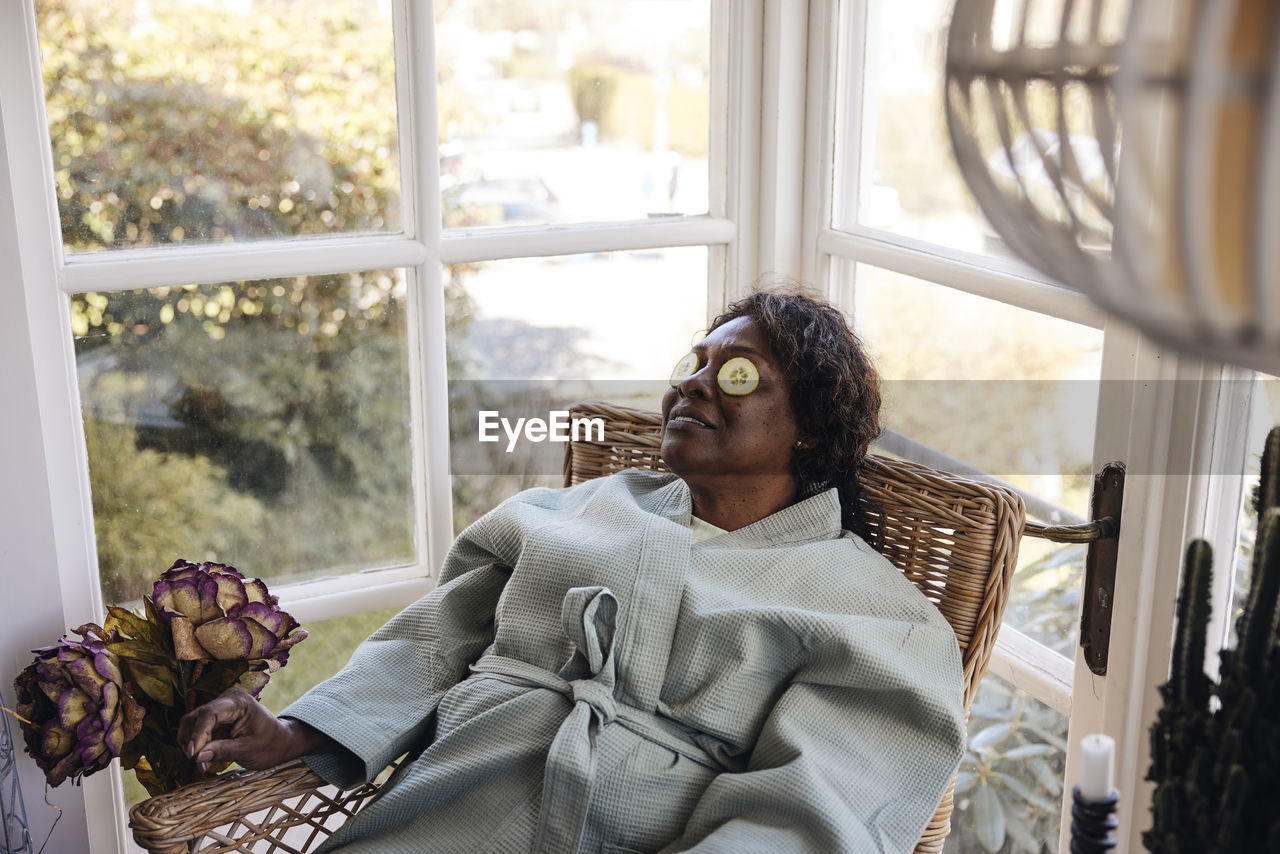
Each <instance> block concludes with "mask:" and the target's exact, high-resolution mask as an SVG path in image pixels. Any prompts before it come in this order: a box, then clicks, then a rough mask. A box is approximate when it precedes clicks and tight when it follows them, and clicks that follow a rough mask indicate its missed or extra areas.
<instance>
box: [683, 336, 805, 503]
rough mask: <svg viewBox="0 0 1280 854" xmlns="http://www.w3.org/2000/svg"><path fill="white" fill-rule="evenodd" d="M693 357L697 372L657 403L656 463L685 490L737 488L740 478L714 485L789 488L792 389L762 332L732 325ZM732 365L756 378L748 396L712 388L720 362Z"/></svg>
mask: <svg viewBox="0 0 1280 854" xmlns="http://www.w3.org/2000/svg"><path fill="white" fill-rule="evenodd" d="M693 352H694V353H695V354H697V357H698V366H697V370H696V371H694V373H693V374H691V375H690V376H688V377H686V378H685V379H683V380H682V381H680V382H679V383H678V384H677V385H676V386H674V387H672V388H671V389H670V390H669V391H668V392H667V393H666V395H665V396H664V397H663V399H662V419H663V424H664V429H663V435H662V458H663V459H664V460H665V461H666V463H667V465H669V466H670V467H671V469H672V471H674V472H675V473H676V474H678V475H680V476H681V477H682V478H684V479H685V480H686V481H688V482H689V483H690V485H695V483H696V481H697V480H698V479H699V478H703V479H709V480H708V481H707V482H722V483H725V484H726V485H730V484H733V483H735V482H736V483H739V484H741V483H742V478H731V479H727V480H721V481H717V480H716V479H717V478H719V477H721V476H724V475H747V476H756V475H767V476H771V477H773V478H777V476H778V475H786V476H788V477H790V478H791V480H792V481H794V473H793V472H792V467H791V460H792V455H793V453H794V451H795V445H796V441H797V440H798V439H800V438H801V434H800V429H799V426H798V424H797V421H796V414H795V412H794V410H793V409H792V407H791V383H790V382H789V381H788V380H787V379H786V376H785V374H784V373H783V370H782V366H781V365H780V364H778V360H777V357H776V356H775V355H774V352H773V348H772V347H771V346H770V345H769V339H768V337H767V336H766V335H765V333H764V330H763V329H761V328H760V327H759V326H758V325H757V324H756V322H755V321H754V320H752V319H751V318H749V317H739V318H735V319H734V320H731V321H729V322H728V323H726V324H724V325H723V326H720V327H719V328H717V329H716V330H715V331H713V332H712V333H711V334H709V335H708V336H707V337H706V338H704V339H703V340H702V342H701V343H700V344H698V345H697V346H696V347H694V348H693ZM738 357H742V358H746V359H749V360H750V361H751V363H753V364H754V365H755V368H756V371H757V372H758V373H759V376H760V381H759V384H758V385H757V386H756V387H755V390H754V391H751V392H750V393H748V394H738V395H735V394H729V393H727V392H726V391H725V390H724V388H723V387H722V386H721V384H720V383H718V382H717V375H718V374H719V373H720V369H721V368H722V367H723V366H724V364H725V362H728V361H729V360H731V359H736V358H738ZM740 365H741V363H735V366H740ZM735 366H731V369H732V368H733V367H735ZM739 390H740V389H739Z"/></svg>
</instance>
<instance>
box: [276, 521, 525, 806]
mask: <svg viewBox="0 0 1280 854" xmlns="http://www.w3.org/2000/svg"><path fill="white" fill-rule="evenodd" d="M510 574H511V570H510V569H509V568H508V567H506V566H504V565H503V564H502V563H501V562H500V561H497V560H496V559H495V557H494V555H493V554H492V553H490V552H489V551H487V550H486V549H485V548H484V547H483V546H481V545H479V544H478V543H477V542H475V541H474V540H472V539H470V538H468V536H467V532H463V534H462V535H461V536H460V537H459V539H458V541H457V542H456V543H454V546H453V549H452V550H451V551H450V554H449V557H448V559H447V560H446V562H445V566H444V569H443V570H442V572H441V583H440V586H439V587H437V588H436V589H435V590H433V591H431V592H430V593H429V594H427V595H426V596H424V597H423V598H422V599H420V600H418V601H417V602H415V603H414V604H412V605H410V606H409V607H408V608H406V609H405V610H404V611H402V612H401V613H400V614H398V615H396V616H395V617H394V618H392V619H391V620H390V621H389V622H388V623H387V624H386V625H384V626H383V627H382V628H380V629H378V631H376V632H374V634H373V635H372V636H370V637H369V639H368V640H366V641H365V642H364V643H362V644H361V645H360V646H359V647H357V648H356V651H355V652H354V653H353V654H352V656H351V660H350V662H349V663H348V664H347V666H346V667H345V668H343V669H342V670H341V671H340V672H339V673H338V674H336V675H335V676H333V677H332V678H331V679H328V680H326V681H324V682H322V683H320V684H319V685H317V686H315V687H314V688H312V689H311V690H310V691H308V692H307V693H306V694H304V695H303V696H302V697H301V698H299V699H298V700H297V701H296V702H295V703H293V704H292V705H290V706H289V707H288V708H286V709H285V710H284V711H283V712H282V713H281V716H282V717H290V718H296V719H298V720H301V721H304V722H305V723H308V724H310V725H311V726H313V727H315V728H316V729H318V730H320V731H321V732H323V733H324V734H325V735H328V736H329V737H330V738H332V739H333V740H334V741H336V742H337V743H338V744H339V745H340V749H339V750H336V751H330V752H326V753H317V754H312V755H309V756H306V757H304V760H305V761H306V762H307V764H308V765H310V766H311V768H312V769H313V770H314V771H315V772H316V773H317V774H319V775H320V776H321V777H323V778H324V779H325V780H326V781H327V782H329V783H333V784H335V785H339V786H344V787H345V786H352V785H355V784H356V783H360V782H364V781H367V780H370V779H372V778H373V777H375V776H376V775H377V774H378V773H379V772H380V771H382V770H383V769H384V768H386V766H387V765H388V764H389V763H390V762H391V761H392V760H393V759H395V758H396V757H397V756H400V755H401V754H403V753H405V752H406V751H409V750H411V749H414V748H420V747H421V746H422V745H423V744H425V743H426V741H427V740H428V739H429V737H430V733H431V729H432V723H433V716H434V712H435V709H436V706H437V705H438V704H439V702H440V699H441V697H443V696H444V694H445V692H446V691H448V690H449V688H451V687H453V686H454V685H455V684H457V683H458V682H459V681H460V680H461V679H463V678H465V676H466V675H467V667H468V665H469V664H470V663H471V662H473V661H475V659H476V658H478V657H479V656H480V654H481V653H482V652H483V651H484V650H485V648H486V647H487V646H488V645H489V644H490V643H491V642H492V641H493V634H494V613H495V609H496V607H497V603H498V599H499V597H500V596H501V594H502V590H503V588H504V586H505V585H506V582H507V579H508V578H509V577H510Z"/></svg>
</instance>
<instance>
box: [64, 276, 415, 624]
mask: <svg viewBox="0 0 1280 854" xmlns="http://www.w3.org/2000/svg"><path fill="white" fill-rule="evenodd" d="M71 312H72V320H71V322H72V328H73V330H74V332H75V336H76V339H75V345H76V347H75V349H76V364H77V374H78V376H79V381H80V398H81V405H82V407H83V412H84V420H85V437H86V440H87V443H88V450H89V477H90V485H91V491H92V495H93V509H94V527H95V531H96V534H97V541H98V560H99V568H100V571H101V575H102V588H103V596H104V598H105V599H106V601H108V602H121V601H126V600H136V599H137V598H138V597H140V596H141V595H142V594H143V593H146V592H149V591H150V585H151V583H152V582H153V581H154V580H155V578H156V576H158V575H159V573H160V572H161V571H162V570H164V569H165V568H166V567H168V566H169V565H170V564H171V563H172V562H173V561H174V559H175V558H179V557H182V558H186V559H189V560H193V561H199V560H217V561H220V562H223V563H228V564H232V565H233V566H236V567H237V568H239V569H240V570H241V571H243V572H244V573H245V574H246V575H249V576H256V577H259V578H263V579H265V580H266V581H267V583H268V584H270V585H273V586H274V585H277V584H281V583H284V582H287V581H295V580H301V579H304V578H314V577H317V576H320V575H326V574H333V573H338V572H351V571H355V570H358V569H363V568H367V567H372V566H385V565H389V564H398V563H406V562H409V561H411V560H412V559H413V557H414V547H413V531H414V525H413V500H412V495H413V492H412V486H411V480H410V469H411V466H410V465H409V464H408V460H409V459H410V455H409V448H410V427H409V424H410V421H409V362H408V347H407V341H406V333H405V317H404V279H403V276H402V274H400V273H399V272H387V271H376V272H369V273H356V274H344V275H340V276H313V277H309V278H308V277H299V278H296V279H270V280H260V281H252V282H229V283H225V284H212V285H200V286H188V287H178V288H154V289H150V290H136V291H127V292H124V293H118V294H111V295H107V294H97V293H86V294H81V295H79V296H77V297H74V298H73V299H72V301H71Z"/></svg>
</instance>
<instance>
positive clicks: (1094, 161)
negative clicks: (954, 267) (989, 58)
mask: <svg viewBox="0 0 1280 854" xmlns="http://www.w3.org/2000/svg"><path fill="white" fill-rule="evenodd" d="M953 5H954V4H953V3H952V2H951V0H917V2H914V3H895V2H887V1H886V0H869V4H868V17H867V23H866V29H865V32H864V30H863V28H862V25H861V24H860V22H856V21H854V20H852V18H853V17H854V16H852V15H850V16H847V17H848V18H850V19H851V20H850V21H849V22H848V25H849V28H848V29H846V30H845V31H844V32H843V34H842V37H843V40H844V43H845V45H846V50H848V46H849V45H856V44H859V43H863V44H865V49H866V61H865V67H864V68H863V69H858V68H854V67H852V63H849V64H847V67H848V68H849V70H848V72H847V73H846V77H845V78H844V79H843V80H841V81H840V83H839V85H840V86H841V87H842V88H843V89H844V90H845V91H846V92H847V91H848V90H849V89H851V88H852V87H853V86H854V85H855V80H856V79H857V78H856V76H855V75H856V73H857V72H859V71H862V72H863V73H864V75H865V76H864V78H863V80H862V90H863V96H864V99H865V100H864V101H863V111H864V112H863V117H862V122H861V123H859V121H858V116H856V115H852V114H850V113H849V112H848V109H849V107H848V105H851V104H856V103H858V102H859V100H860V99H858V98H855V97H851V96H849V95H845V96H843V97H838V98H837V101H836V104H837V119H838V125H837V126H838V127H840V128H842V131H843V133H842V136H843V140H842V142H841V143H840V144H839V147H838V150H837V155H836V168H837V170H844V172H845V173H846V174H848V175H850V176H852V175H857V176H858V177H859V180H858V184H859V186H860V187H861V189H860V193H859V195H858V197H857V198H845V199H841V200H839V201H838V203H837V205H836V207H835V210H834V211H833V221H834V226H835V227H836V228H848V227H850V226H852V225H853V224H854V223H858V224H861V225H863V226H870V227H872V228H878V229H884V230H887V231H892V232H896V233H898V234H903V235H907V236H910V237H915V238H919V239H922V240H927V241H930V242H933V243H938V244H942V245H944V246H948V247H952V248H955V249H962V250H966V251H970V252H978V253H983V254H987V255H993V256H1006V257H1007V256H1008V255H1009V251H1008V249H1007V248H1006V247H1005V246H1004V243H1003V241H1002V240H1001V239H1000V238H999V237H998V236H997V235H996V233H995V232H994V231H993V230H992V229H991V227H990V225H988V224H987V222H986V220H985V219H984V218H983V216H982V215H981V214H980V213H979V211H978V207H977V203H976V202H975V201H974V199H973V197H972V196H971V195H970V193H969V191H968V189H967V188H966V186H965V183H964V181H963V179H962V178H961V177H960V172H959V170H958V169H957V168H956V165H955V160H954V158H953V156H952V153H951V142H950V139H949V137H948V134H947V125H946V118H945V111H944V106H943V80H944V71H943V63H944V53H945V51H944V48H945V42H946V31H947V25H948V23H949V21H950V17H951V9H952V6H953ZM995 5H996V9H995V10H994V12H993V14H992V17H993V20H994V21H996V22H998V23H999V22H1004V25H1005V27H1006V29H1005V31H1004V32H1003V33H999V32H997V33H996V34H995V36H996V38H997V40H999V39H1000V37H1001V36H1002V35H1003V36H1004V37H1005V38H1007V39H1009V40H1012V39H1013V38H1014V37H1015V36H1016V34H1017V32H1018V25H1019V22H1020V15H1019V10H1020V9H1023V8H1025V10H1026V11H1027V16H1028V23H1027V32H1026V38H1027V41H1028V43H1029V44H1031V45H1034V46H1037V47H1039V46H1045V45H1056V44H1057V43H1058V35H1059V29H1058V26H1059V22H1060V21H1061V18H1062V12H1063V2H1062V0H1050V2H1042V3H1030V4H1017V3H996V4H995ZM1094 5H1096V4H1077V7H1078V8H1077V9H1076V10H1075V11H1074V12H1073V13H1072V18H1071V20H1072V27H1073V29H1072V31H1071V34H1072V36H1073V37H1076V38H1083V37H1084V36H1083V35H1081V34H1080V32H1077V31H1081V32H1082V31H1083V30H1082V28H1083V26H1084V25H1085V24H1087V22H1088V17H1087V16H1088V14H1089V12H1090V11H1092V6H1094ZM1102 5H1103V6H1104V7H1106V8H1105V9H1104V10H1103V12H1102V14H1103V16H1104V17H1103V20H1104V23H1103V32H1104V33H1105V34H1106V35H1108V36H1116V34H1117V33H1118V32H1120V31H1122V23H1123V22H1122V20H1121V21H1117V20H1116V18H1117V13H1122V12H1123V11H1124V9H1127V4H1122V3H1113V4H1105V3H1104V4H1102ZM864 39H865V41H864ZM1005 46H1006V45H1004V44H997V47H1001V48H1003V47H1005ZM976 94H977V95H979V96H981V95H982V93H976ZM1004 107H1005V108H1006V110H1008V111H1009V112H1010V113H1011V114H1013V115H1015V116H1016V115H1017V114H1018V111H1017V109H1015V107H1014V105H1013V104H1012V103H1005V104H1004ZM1063 108H1064V110H1065V115H1066V116H1067V119H1068V127H1069V128H1070V129H1071V130H1072V132H1073V133H1074V132H1085V133H1083V135H1080V136H1077V137H1074V139H1075V140H1076V141H1075V142H1073V144H1072V151H1071V153H1072V154H1073V155H1074V157H1075V162H1077V163H1079V166H1080V169H1081V173H1082V176H1083V178H1084V180H1085V181H1087V182H1088V183H1089V188H1090V189H1091V190H1096V191H1098V192H1099V193H1103V194H1105V193H1106V187H1105V169H1104V165H1103V164H1104V161H1103V158H1102V154H1101V152H1100V151H1099V149H1098V144H1097V143H1096V141H1091V140H1090V139H1088V138H1086V137H1088V136H1089V133H1091V132H1092V122H1091V119H1090V116H1091V112H1090V104H1089V100H1088V97H1087V95H1086V93H1085V92H1084V91H1083V90H1080V91H1074V90H1072V91H1068V93H1067V96H1066V98H1065V100H1064V103H1063ZM1057 109H1058V101H1057V98H1056V97H1055V95H1054V93H1053V88H1052V86H1050V85H1049V84H1048V83H1041V84H1036V83H1033V84H1032V85H1031V86H1030V87H1029V90H1028V92H1027V110H1028V119H1029V122H1028V123H1023V122H1022V121H1021V120H1020V119H1016V118H1015V119H1012V120H1011V123H1012V124H1013V125H1014V126H1013V128H1012V131H1011V134H1012V136H1013V145H1012V150H1013V152H1014V156H1015V160H1016V163H1017V167H1018V170H1019V174H1022V175H1023V177H1024V178H1025V179H1026V180H1027V182H1028V184H1029V186H1030V201H1031V202H1032V203H1033V204H1034V205H1035V206H1036V207H1037V209H1038V210H1040V211H1041V212H1042V213H1044V214H1045V215H1046V216H1048V217H1050V218H1052V219H1059V220H1062V221H1065V219H1066V211H1065V208H1064V207H1063V205H1062V204H1061V201H1060V199H1059V197H1058V193H1057V190H1056V188H1055V187H1054V184H1053V181H1052V179H1051V178H1050V176H1049V173H1048V171H1046V170H1045V169H1044V168H1043V165H1042V164H1041V162H1040V156H1039V154H1038V152H1037V148H1036V140H1037V139H1038V140H1040V141H1041V145H1044V146H1046V147H1047V156H1048V157H1049V158H1050V159H1052V158H1053V157H1054V154H1055V149H1054V145H1055V143H1054V139H1056V137H1057V135H1058V132H1057V127H1058V125H1057ZM991 111H992V104H990V103H988V102H987V101H983V100H982V98H981V97H978V98H976V99H975V116H976V119H975V121H976V125H975V126H976V128H977V132H978V134H979V139H980V144H981V146H982V151H983V153H984V155H985V156H987V157H988V161H987V166H988V169H989V170H990V171H991V173H992V175H993V176H994V180H996V181H997V182H1004V181H1006V180H1007V181H1008V186H1007V188H1004V187H1003V186H1002V188H1004V189H1007V191H1008V192H1009V193H1010V194H1013V193H1015V192H1017V190H1016V189H1015V187H1016V186H1017V185H1016V179H1015V178H1014V172H1013V170H1012V169H1011V168H1010V167H1009V159H1008V155H1007V154H1006V153H1005V151H1004V148H1003V146H1002V145H1001V144H1000V136H999V133H998V132H997V130H996V128H995V126H994V124H993V120H992V118H991ZM859 150H860V151H861V155H860V156H861V160H859V159H858V158H859V155H858V153H857V152H858V151H859ZM922 163H928V164H930V168H928V169H921V168H920V164H922ZM1033 164H1034V168H1033ZM838 174H839V171H838ZM836 184H837V186H840V185H841V182H840V181H837V182H836ZM1067 192H1068V197H1069V198H1070V200H1071V204H1072V208H1073V209H1074V210H1076V211H1077V213H1078V215H1079V216H1080V218H1081V222H1082V224H1083V226H1085V227H1087V228H1088V229H1090V230H1089V231H1088V235H1087V239H1088V240H1089V241H1090V242H1091V243H1094V244H1096V245H1098V246H1100V247H1101V246H1105V245H1107V244H1108V243H1109V240H1110V236H1109V225H1108V224H1107V223H1106V221H1105V217H1103V215H1102V214H1101V213H1100V212H1099V210H1098V208H1097V207H1096V206H1095V205H1094V204H1093V203H1092V202H1089V201H1087V196H1086V194H1085V193H1084V192H1083V191H1082V190H1081V188H1079V187H1074V186H1072V187H1069V188H1068V191H1067Z"/></svg>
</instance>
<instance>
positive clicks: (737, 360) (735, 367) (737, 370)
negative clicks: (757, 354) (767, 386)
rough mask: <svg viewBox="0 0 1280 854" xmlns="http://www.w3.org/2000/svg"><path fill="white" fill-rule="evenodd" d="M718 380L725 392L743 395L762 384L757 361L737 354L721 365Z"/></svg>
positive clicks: (738, 395) (717, 375) (737, 395)
mask: <svg viewBox="0 0 1280 854" xmlns="http://www.w3.org/2000/svg"><path fill="white" fill-rule="evenodd" d="M716 382H717V383H718V384H719V385H720V390H721V391H723V392H724V393H725V394H732V395H734V396H735V397H741V396H742V395H744V394H751V392H753V391H755V390H756V386H758V385H760V371H758V370H756V364H755V362H753V361H751V360H750V359H748V358H747V357H746V356H735V357H734V358H732V359H730V360H729V361H727V362H725V363H724V364H723V365H721V366H720V373H718V374H716Z"/></svg>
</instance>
